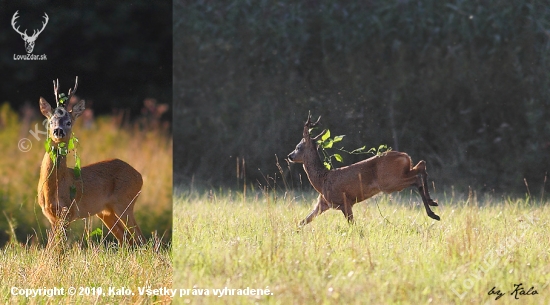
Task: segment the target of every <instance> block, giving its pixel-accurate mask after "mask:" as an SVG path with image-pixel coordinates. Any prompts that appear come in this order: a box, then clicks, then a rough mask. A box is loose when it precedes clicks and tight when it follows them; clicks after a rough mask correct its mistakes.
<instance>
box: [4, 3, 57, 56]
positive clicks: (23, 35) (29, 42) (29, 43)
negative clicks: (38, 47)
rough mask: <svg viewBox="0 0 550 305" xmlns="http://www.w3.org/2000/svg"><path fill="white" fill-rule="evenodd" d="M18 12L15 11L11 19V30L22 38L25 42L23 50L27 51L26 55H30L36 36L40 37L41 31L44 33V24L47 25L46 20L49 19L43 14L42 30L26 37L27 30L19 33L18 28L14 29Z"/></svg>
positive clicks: (34, 31)
mask: <svg viewBox="0 0 550 305" xmlns="http://www.w3.org/2000/svg"><path fill="white" fill-rule="evenodd" d="M18 12H19V11H16V12H15V14H13V17H12V18H11V26H12V27H13V29H14V30H15V31H16V32H17V33H19V35H21V38H23V40H24V41H25V49H26V50H27V53H29V54H30V53H32V50H33V49H34V42H35V41H36V38H37V37H38V35H40V33H42V31H44V28H45V27H46V24H48V20H49V19H50V18H49V17H48V14H46V13H44V16H42V18H44V19H45V21H44V22H42V29H40V30H38V31H37V30H33V32H32V35H31V36H28V35H27V30H25V31H24V32H21V31H19V27H17V28H16V27H15V19H17V18H19V16H18V15H17V14H18Z"/></svg>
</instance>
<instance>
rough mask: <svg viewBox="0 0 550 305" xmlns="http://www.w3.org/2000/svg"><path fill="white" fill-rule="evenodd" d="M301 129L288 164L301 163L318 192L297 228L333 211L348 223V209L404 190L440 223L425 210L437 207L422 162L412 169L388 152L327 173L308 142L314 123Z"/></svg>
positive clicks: (402, 155) (313, 145) (313, 142)
mask: <svg viewBox="0 0 550 305" xmlns="http://www.w3.org/2000/svg"><path fill="white" fill-rule="evenodd" d="M310 119H311V116H310V117H308V120H307V122H306V124H305V126H304V131H303V139H302V140H301V141H300V143H298V145H297V146H296V149H295V150H294V151H293V152H291V153H290V154H289V155H288V159H289V160H290V161H291V162H295V163H303V166H304V170H305V171H306V174H307V177H308V179H309V182H310V183H311V185H312V186H313V188H315V190H316V191H317V192H319V197H318V199H317V204H316V205H315V208H314V209H313V211H312V212H311V213H310V214H309V215H308V216H307V217H306V218H305V219H304V220H302V221H301V222H300V226H303V225H306V224H308V223H310V222H311V221H312V220H313V218H315V217H316V216H318V215H320V214H321V213H323V212H325V211H326V210H328V209H330V208H333V209H338V210H340V211H342V212H343V213H344V216H346V218H347V219H348V221H350V222H352V221H353V212H352V206H353V205H354V204H356V203H357V202H360V201H363V200H365V199H368V198H370V197H372V196H374V195H376V194H378V193H380V192H384V193H387V194H389V193H393V192H399V191H401V190H403V189H404V188H406V187H409V186H415V187H418V190H419V192H420V196H421V197H422V201H423V202H424V207H425V208H426V212H427V214H428V216H429V217H431V218H433V219H435V220H440V217H439V216H438V215H436V214H435V213H434V212H433V211H432V210H431V209H430V207H429V206H437V202H435V201H433V200H432V199H431V198H430V194H429V193H428V186H427V177H428V174H427V173H426V162H424V161H420V162H418V164H417V165H416V166H415V167H412V166H411V165H412V161H411V158H410V157H409V155H407V154H406V153H403V152H397V151H390V152H387V153H384V154H383V155H381V156H374V157H372V158H369V159H366V160H363V161H360V162H357V163H354V164H352V165H349V166H345V167H341V168H337V169H333V170H328V169H326V168H325V166H324V165H323V162H322V161H321V159H320V158H319V154H318V153H317V143H316V141H317V139H319V138H320V137H321V136H322V135H323V134H324V133H325V131H323V132H322V133H321V134H319V135H318V136H317V137H315V138H311V136H310V134H309V129H310V128H311V127H314V126H315V125H316V124H317V123H318V122H319V120H317V122H315V123H312V122H311V121H310Z"/></svg>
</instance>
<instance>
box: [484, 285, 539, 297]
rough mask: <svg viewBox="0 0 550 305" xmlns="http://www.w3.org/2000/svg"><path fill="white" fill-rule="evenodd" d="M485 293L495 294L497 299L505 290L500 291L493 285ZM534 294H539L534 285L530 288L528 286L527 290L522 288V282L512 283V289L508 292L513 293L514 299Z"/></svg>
mask: <svg viewBox="0 0 550 305" xmlns="http://www.w3.org/2000/svg"><path fill="white" fill-rule="evenodd" d="M487 294H488V295H496V296H497V297H496V298H495V300H498V299H500V298H501V297H503V296H504V295H505V294H506V292H501V291H500V289H497V288H496V286H493V288H491V290H489V292H488V293H487ZM536 294H539V293H538V291H537V290H536V289H535V287H533V286H531V288H529V289H528V290H525V288H523V283H519V284H514V290H513V291H512V292H511V293H510V295H513V296H514V298H515V299H516V300H519V297H520V296H525V295H536Z"/></svg>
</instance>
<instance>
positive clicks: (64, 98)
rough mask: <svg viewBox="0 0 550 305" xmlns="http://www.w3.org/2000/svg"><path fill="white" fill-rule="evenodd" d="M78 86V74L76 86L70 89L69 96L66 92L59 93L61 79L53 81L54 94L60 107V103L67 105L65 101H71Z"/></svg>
mask: <svg viewBox="0 0 550 305" xmlns="http://www.w3.org/2000/svg"><path fill="white" fill-rule="evenodd" d="M77 88H78V76H77V77H76V79H75V81H74V88H72V89H69V93H68V94H67V96H65V94H63V93H61V94H59V79H57V82H56V81H55V80H54V81H53V94H54V95H55V102H56V103H57V107H59V104H61V106H63V107H65V106H66V105H65V101H70V100H71V98H72V97H73V95H74V93H75V92H76V89H77Z"/></svg>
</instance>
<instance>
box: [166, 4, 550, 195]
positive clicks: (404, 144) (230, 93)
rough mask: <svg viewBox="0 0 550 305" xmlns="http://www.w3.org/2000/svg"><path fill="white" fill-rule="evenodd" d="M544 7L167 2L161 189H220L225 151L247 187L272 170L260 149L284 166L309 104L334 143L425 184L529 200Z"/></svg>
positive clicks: (549, 132)
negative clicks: (168, 86) (423, 164)
mask: <svg viewBox="0 0 550 305" xmlns="http://www.w3.org/2000/svg"><path fill="white" fill-rule="evenodd" d="M548 4H549V3H548V2H545V1H512V2H510V1H501V0H487V1H436V0H433V1H397V0H396V1H333V0H326V1H304V2H302V1H276V2H274V1H260V2H259V3H258V2H255V3H249V2H247V1H240V0H235V1H229V2H225V1H193V2H187V1H175V6H174V84H175V90H174V103H175V109H176V113H175V117H174V118H175V121H176V122H177V126H176V127H175V129H177V130H175V134H174V137H175V138H177V139H178V140H177V141H175V142H176V145H175V148H174V152H175V156H176V158H175V163H174V166H175V167H174V173H175V179H176V182H177V183H181V184H188V183H190V182H191V180H192V179H194V180H195V181H203V182H206V183H207V184H210V185H217V184H224V185H235V184H236V183H237V182H239V181H238V179H237V177H236V171H237V165H236V164H237V158H239V160H242V159H244V160H245V161H246V165H245V167H246V175H247V181H252V182H254V181H263V182H265V176H267V175H269V176H271V177H273V176H275V173H278V172H279V170H278V169H277V167H276V158H275V156H277V157H278V159H279V162H280V163H281V165H282V167H283V169H285V171H286V170H287V169H286V164H285V162H284V161H283V160H282V159H283V158H284V156H286V154H288V153H289V152H290V151H291V150H292V149H293V148H294V146H295V145H296V143H297V142H298V141H299V140H300V135H301V133H300V130H301V128H302V126H303V125H302V124H303V122H304V121H305V119H306V117H307V114H308V111H311V112H312V114H313V115H314V116H315V115H322V116H323V118H322V123H323V127H324V128H330V129H331V131H332V132H333V134H345V135H346V138H345V140H344V141H342V145H344V146H345V147H346V148H351V149H353V148H356V147H360V146H363V145H367V147H378V145H379V144H388V145H389V146H392V147H393V148H397V149H399V150H402V151H406V152H408V153H409V154H410V155H411V156H412V158H413V160H415V161H416V160H419V159H425V160H426V161H427V163H428V171H429V173H430V175H431V177H433V179H434V180H435V181H436V185H437V186H439V187H440V188H441V187H443V188H444V187H450V186H455V187H457V188H460V189H467V188H468V187H469V186H471V187H472V188H473V189H476V190H483V191H493V190H494V191H497V192H501V191H507V192H510V191H516V192H525V191H526V189H525V184H524V179H526V180H527V181H528V183H529V186H530V188H531V190H532V191H533V192H534V191H535V190H537V193H538V190H540V187H541V186H542V185H543V183H544V179H545V175H546V173H547V171H548V170H549V169H550V119H549V115H550V91H549V89H550V86H549V80H550V78H549V76H550V75H549V73H550V72H549V71H550V69H549V68H550V63H549V61H548V60H549V50H550V49H549V47H550V39H549V38H550V6H549V5H548ZM344 158H345V163H346V164H349V163H350V162H353V161H357V160H359V157H355V156H344ZM239 162H241V161H239ZM241 165H242V164H241ZM292 172H294V173H295V174H297V173H301V169H299V168H298V167H295V168H294V169H293V170H292ZM279 176H281V175H279ZM283 176H286V178H287V179H290V178H293V180H294V182H296V181H298V178H297V177H296V176H294V177H291V176H292V174H288V173H284V174H283ZM306 184H307V183H306ZM546 187H547V190H548V186H546Z"/></svg>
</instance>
